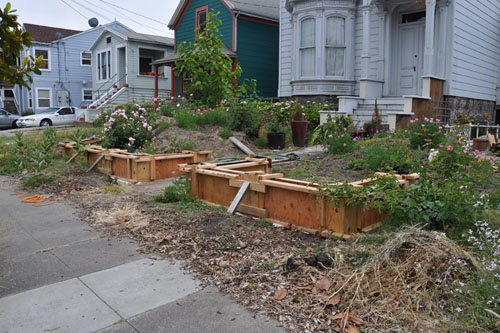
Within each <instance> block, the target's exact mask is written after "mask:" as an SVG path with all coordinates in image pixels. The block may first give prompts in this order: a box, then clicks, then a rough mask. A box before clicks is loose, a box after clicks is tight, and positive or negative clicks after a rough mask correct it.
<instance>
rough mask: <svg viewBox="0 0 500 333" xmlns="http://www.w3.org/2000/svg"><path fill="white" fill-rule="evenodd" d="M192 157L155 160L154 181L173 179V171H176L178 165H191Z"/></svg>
mask: <svg viewBox="0 0 500 333" xmlns="http://www.w3.org/2000/svg"><path fill="white" fill-rule="evenodd" d="M192 161H193V158H192V157H185V158H176V159H168V160H156V161H155V163H156V166H155V169H156V170H155V171H156V172H155V179H166V178H172V177H175V174H174V173H173V172H174V171H176V170H177V168H178V165H179V164H182V163H192Z"/></svg>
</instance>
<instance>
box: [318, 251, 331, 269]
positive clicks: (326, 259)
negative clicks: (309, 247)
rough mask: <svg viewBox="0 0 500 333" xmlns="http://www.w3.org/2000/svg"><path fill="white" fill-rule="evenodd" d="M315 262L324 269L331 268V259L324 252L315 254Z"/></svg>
mask: <svg viewBox="0 0 500 333" xmlns="http://www.w3.org/2000/svg"><path fill="white" fill-rule="evenodd" d="M316 260H317V261H318V262H319V263H321V264H323V266H325V267H332V266H333V259H332V257H331V256H330V255H329V254H327V253H325V252H320V253H318V254H316Z"/></svg>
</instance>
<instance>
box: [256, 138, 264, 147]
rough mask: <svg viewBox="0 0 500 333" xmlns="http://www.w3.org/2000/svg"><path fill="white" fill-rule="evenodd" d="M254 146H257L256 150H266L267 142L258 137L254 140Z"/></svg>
mask: <svg viewBox="0 0 500 333" xmlns="http://www.w3.org/2000/svg"><path fill="white" fill-rule="evenodd" d="M255 145H256V146H257V148H260V149H266V148H267V140H266V139H265V138H263V137H258V138H257V139H256V140H255Z"/></svg>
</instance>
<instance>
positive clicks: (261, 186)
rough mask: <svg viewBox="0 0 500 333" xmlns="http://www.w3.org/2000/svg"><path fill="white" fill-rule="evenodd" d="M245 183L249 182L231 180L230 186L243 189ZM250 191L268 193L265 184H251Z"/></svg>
mask: <svg viewBox="0 0 500 333" xmlns="http://www.w3.org/2000/svg"><path fill="white" fill-rule="evenodd" d="M245 182H247V181H245V180H239V179H229V186H231V187H238V188H241V187H242V186H243V184H244V183H245ZM250 189H251V190H252V191H255V192H262V193H266V185H264V184H258V183H252V182H250Z"/></svg>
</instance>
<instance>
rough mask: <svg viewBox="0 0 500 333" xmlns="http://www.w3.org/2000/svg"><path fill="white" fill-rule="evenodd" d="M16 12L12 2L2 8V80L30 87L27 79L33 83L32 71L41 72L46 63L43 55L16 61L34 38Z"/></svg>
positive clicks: (0, 24)
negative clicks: (19, 21)
mask: <svg viewBox="0 0 500 333" xmlns="http://www.w3.org/2000/svg"><path fill="white" fill-rule="evenodd" d="M15 12H16V10H15V9H14V10H11V5H10V2H7V5H5V9H4V10H2V9H1V8H0V42H1V43H0V81H7V83H8V84H12V85H14V84H19V85H21V86H24V87H27V88H29V86H28V83H27V82H26V80H28V81H29V82H30V83H32V82H33V78H32V77H31V73H35V74H38V75H40V74H41V72H40V69H39V67H40V66H43V65H44V61H43V59H42V56H40V57H38V58H35V57H33V56H30V57H26V58H24V59H22V60H21V59H20V62H19V64H17V63H16V60H17V59H18V58H20V57H21V51H22V50H23V48H24V47H30V46H31V42H32V41H33V38H32V37H31V36H30V35H29V34H28V33H27V32H24V31H23V30H22V28H21V25H20V24H19V23H18V22H17V15H16V14H13V13H15Z"/></svg>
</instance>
